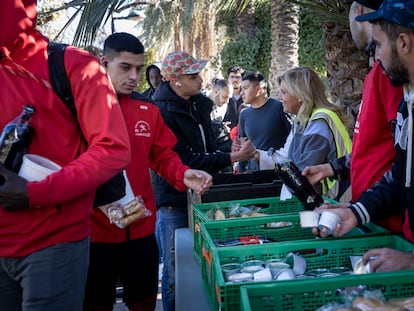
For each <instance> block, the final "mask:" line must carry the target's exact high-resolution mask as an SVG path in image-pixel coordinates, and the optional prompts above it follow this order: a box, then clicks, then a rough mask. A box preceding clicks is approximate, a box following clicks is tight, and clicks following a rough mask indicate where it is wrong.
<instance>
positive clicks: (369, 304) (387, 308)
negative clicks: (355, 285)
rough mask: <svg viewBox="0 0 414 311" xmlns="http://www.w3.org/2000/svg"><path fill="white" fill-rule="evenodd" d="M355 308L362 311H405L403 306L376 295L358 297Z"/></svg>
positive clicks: (355, 300)
mask: <svg viewBox="0 0 414 311" xmlns="http://www.w3.org/2000/svg"><path fill="white" fill-rule="evenodd" d="M352 306H353V307H354V308H356V309H357V310H361V311H404V310H406V309H404V308H403V307H399V306H396V305H392V304H390V303H387V302H384V301H382V300H381V299H378V298H374V297H357V298H355V299H354V302H353V304H352Z"/></svg>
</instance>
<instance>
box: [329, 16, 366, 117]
mask: <svg viewBox="0 0 414 311" xmlns="http://www.w3.org/2000/svg"><path fill="white" fill-rule="evenodd" d="M323 30H324V45H325V55H326V75H327V81H328V89H329V90H330V94H331V100H332V101H333V102H334V103H336V104H337V105H340V106H343V107H344V109H345V112H346V113H347V114H348V115H352V116H353V117H354V118H355V117H356V116H357V114H358V109H359V104H360V100H361V94H362V86H363V83H364V79H365V76H366V75H367V73H368V58H367V56H366V55H365V54H364V53H363V52H361V51H358V50H357V48H356V47H355V43H354V41H353V40H352V37H351V33H350V31H349V29H348V28H345V26H343V25H338V24H336V23H326V24H325V25H324V27H323Z"/></svg>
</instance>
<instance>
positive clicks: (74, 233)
mask: <svg viewBox="0 0 414 311" xmlns="http://www.w3.org/2000/svg"><path fill="white" fill-rule="evenodd" d="M35 21H36V1H34V0H7V1H1V2H0V29H2V31H1V32H0V81H1V83H0V103H1V107H2V108H1V114H0V128H3V127H4V125H5V124H7V123H8V122H9V121H10V120H11V119H13V118H14V117H16V116H17V115H18V114H19V113H20V112H21V110H22V107H23V105H25V104H30V105H32V106H34V107H35V110H36V112H35V113H34V115H33V116H32V118H31V120H30V124H31V126H32V128H33V137H32V140H31V143H30V146H29V148H28V153H32V154H37V155H41V156H44V157H46V158H48V159H50V160H52V161H54V162H56V163H57V164H59V165H60V166H61V167H62V168H61V169H60V170H59V171H58V172H55V173H53V174H51V175H49V176H47V177H46V178H45V179H43V180H40V181H33V182H28V181H26V180H24V179H22V178H20V177H18V176H17V175H16V174H15V173H13V172H11V171H9V170H7V169H6V168H5V167H4V166H3V165H0V175H1V176H0V177H1V179H3V183H2V184H1V186H0V309H2V310H21V309H23V310H39V311H40V310H42V311H44V310H73V311H78V310H81V309H82V303H83V293H84V287H85V283H86V276H87V268H88V262H89V238H88V237H89V230H90V227H89V216H90V213H91V211H92V204H93V200H94V196H95V189H96V188H97V186H98V185H100V184H102V183H103V182H105V181H106V180H107V179H109V178H111V177H112V176H114V175H115V174H116V173H118V172H119V171H121V170H122V169H123V168H124V167H125V166H127V165H128V163H129V161H130V145H129V140H128V136H127V131H126V126H125V122H124V119H123V116H122V112H121V109H120V107H119V104H118V101H117V98H116V94H115V91H114V89H113V87H112V85H111V84H110V82H109V80H108V77H107V75H106V73H105V70H104V69H103V67H102V66H101V65H100V64H99V62H98V61H97V60H96V58H95V57H94V56H92V55H90V54H89V53H87V52H85V51H81V50H79V49H76V48H74V47H68V48H67V50H66V52H65V67H66V71H67V74H68V77H69V80H70V84H71V88H72V92H73V95H74V99H75V100H74V102H75V105H76V110H77V112H78V120H79V124H80V127H81V129H82V133H83V134H82V133H81V131H80V130H79V127H78V125H77V123H76V122H75V119H74V117H73V115H72V113H71V111H70V110H69V109H68V107H67V106H66V105H65V104H64V103H63V102H62V101H61V100H60V99H59V97H58V96H57V95H56V94H55V92H54V91H53V89H52V88H51V86H50V85H51V83H50V78H49V66H48V54H47V46H48V40H47V38H45V37H44V36H43V35H42V34H41V33H39V32H38V31H37V30H36V29H35V26H36V24H35ZM83 137H84V138H85V140H86V141H87V144H88V148H86V145H85V143H84V141H83Z"/></svg>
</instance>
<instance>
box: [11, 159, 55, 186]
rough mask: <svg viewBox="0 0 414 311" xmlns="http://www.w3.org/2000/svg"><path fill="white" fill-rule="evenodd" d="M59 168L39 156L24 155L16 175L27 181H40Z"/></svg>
mask: <svg viewBox="0 0 414 311" xmlns="http://www.w3.org/2000/svg"><path fill="white" fill-rule="evenodd" d="M61 168H62V167H61V166H60V165H58V164H56V163H55V162H53V161H50V160H49V159H47V158H45V157H42V156H40V155H36V154H25V155H24V156H23V162H22V166H21V167H20V170H19V173H18V175H19V176H20V177H22V178H24V179H26V180H27V181H40V180H43V179H45V178H46V177H47V176H48V175H50V174H52V173H54V172H57V171H59V170H60V169H61Z"/></svg>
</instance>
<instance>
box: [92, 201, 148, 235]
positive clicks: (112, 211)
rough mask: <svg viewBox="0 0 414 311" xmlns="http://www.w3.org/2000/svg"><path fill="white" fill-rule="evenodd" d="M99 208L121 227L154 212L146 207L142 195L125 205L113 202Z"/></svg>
mask: <svg viewBox="0 0 414 311" xmlns="http://www.w3.org/2000/svg"><path fill="white" fill-rule="evenodd" d="M99 208H100V209H101V211H102V212H104V213H105V214H106V215H107V216H108V218H109V221H110V222H111V224H114V225H115V226H117V227H118V228H121V229H123V228H126V227H128V226H129V225H130V224H132V223H134V222H136V221H137V220H138V219H141V218H144V217H148V216H151V215H152V212H151V211H150V210H149V209H147V208H146V207H145V204H144V200H143V199H142V197H141V196H136V197H135V198H134V199H133V200H132V201H130V202H128V203H127V204H124V205H121V204H118V203H113V204H108V205H105V206H101V207H99Z"/></svg>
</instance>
